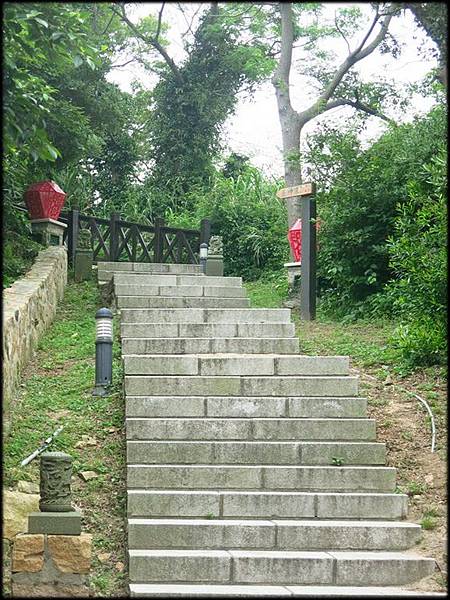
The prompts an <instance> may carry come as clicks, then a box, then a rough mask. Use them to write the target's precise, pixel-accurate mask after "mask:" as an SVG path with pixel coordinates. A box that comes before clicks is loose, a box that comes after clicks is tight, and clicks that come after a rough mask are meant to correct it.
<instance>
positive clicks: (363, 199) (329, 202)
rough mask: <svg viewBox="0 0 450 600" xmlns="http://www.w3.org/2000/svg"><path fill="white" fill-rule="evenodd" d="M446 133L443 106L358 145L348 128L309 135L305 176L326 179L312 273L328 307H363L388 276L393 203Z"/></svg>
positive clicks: (405, 197) (402, 201)
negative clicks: (311, 137)
mask: <svg viewBox="0 0 450 600" xmlns="http://www.w3.org/2000/svg"><path fill="white" fill-rule="evenodd" d="M445 139H446V114H445V110H444V109H443V107H442V106H437V107H436V108H435V109H434V110H432V111H431V112H430V114H429V115H427V116H426V117H425V118H422V119H416V120H415V121H414V122H413V123H408V124H405V125H401V126H393V127H391V128H390V129H389V130H388V131H387V132H386V133H385V134H384V135H382V136H381V137H380V138H379V140H377V141H376V142H375V143H374V144H372V146H370V148H368V149H367V150H364V151H363V150H361V148H360V146H359V143H358V140H357V136H356V134H355V133H354V132H351V131H347V132H345V133H343V134H341V133H339V132H336V131H332V132H329V131H327V130H325V131H322V132H321V133H320V134H318V135H316V136H315V137H314V140H313V141H312V142H311V145H310V152H309V156H308V159H309V161H310V162H311V163H312V165H313V166H312V176H313V178H314V179H316V180H317V181H319V182H321V183H322V182H323V181H324V182H325V184H326V185H327V186H328V187H327V188H326V189H325V190H322V192H321V193H319V195H318V199H317V203H318V213H319V216H320V218H321V222H322V226H321V229H320V250H319V258H318V274H319V277H320V289H321V292H322V294H323V295H324V297H325V298H326V302H327V303H328V304H329V305H330V307H332V308H333V310H340V311H341V312H344V314H348V313H350V312H352V311H354V310H355V308H356V307H358V305H359V306H360V308H361V314H364V313H365V312H366V311H367V304H364V301H365V300H366V299H367V298H369V297H370V296H372V295H373V294H376V293H378V292H381V291H382V289H383V287H384V285H385V284H386V283H387V282H388V281H389V280H390V278H391V277H392V274H393V271H392V267H391V265H390V264H389V250H388V245H387V240H388V237H389V236H391V235H392V234H393V233H394V224H395V216H396V210H397V206H399V205H400V206H403V204H405V203H406V202H407V200H408V191H409V185H410V183H409V182H410V181H411V180H412V179H413V178H414V177H415V176H416V174H417V173H418V172H419V171H420V169H421V168H422V166H423V165H424V164H426V163H428V162H429V161H430V160H431V159H432V158H433V157H434V156H435V155H436V154H437V152H438V151H439V148H440V147H441V146H442V144H443V143H444V142H445ZM330 173H331V177H330ZM315 174H316V175H315ZM314 175H315V177H314ZM327 175H328V177H327Z"/></svg>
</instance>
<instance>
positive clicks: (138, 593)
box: [130, 583, 447, 598]
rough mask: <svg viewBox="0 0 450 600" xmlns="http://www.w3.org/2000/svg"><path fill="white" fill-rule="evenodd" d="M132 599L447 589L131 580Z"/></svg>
mask: <svg viewBox="0 0 450 600" xmlns="http://www.w3.org/2000/svg"><path fill="white" fill-rule="evenodd" d="M130 596H131V597H132V598H334V597H343V596H344V597H347V598H365V597H378V596H384V597H388V598H389V597H391V596H408V597H416V598H418V597H422V596H426V597H434V598H446V597H447V594H446V592H422V591H421V592H417V591H413V590H408V589H406V588H403V587H391V586H383V587H379V586H364V587H363V586H342V585H341V586H337V585H289V586H282V585H248V584H247V585H236V584H230V585H220V584H216V585H214V584H213V585H208V584H191V585H189V584H182V585H179V584H176V583H169V584H158V583H155V584H151V583H132V584H131V585H130Z"/></svg>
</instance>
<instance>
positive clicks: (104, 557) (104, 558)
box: [97, 552, 111, 564]
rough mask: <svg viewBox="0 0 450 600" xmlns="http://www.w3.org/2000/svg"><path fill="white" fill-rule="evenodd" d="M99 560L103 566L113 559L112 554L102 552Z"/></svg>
mask: <svg viewBox="0 0 450 600" xmlns="http://www.w3.org/2000/svg"><path fill="white" fill-rule="evenodd" d="M97 558H98V560H99V561H100V562H101V563H102V564H104V563H105V562H108V560H109V559H110V558H111V552H101V553H100V554H99V555H98V556H97Z"/></svg>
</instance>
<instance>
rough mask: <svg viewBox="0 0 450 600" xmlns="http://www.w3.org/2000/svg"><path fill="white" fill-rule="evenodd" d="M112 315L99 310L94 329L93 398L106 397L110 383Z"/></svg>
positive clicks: (108, 311)
mask: <svg viewBox="0 0 450 600" xmlns="http://www.w3.org/2000/svg"><path fill="white" fill-rule="evenodd" d="M112 320H113V314H112V312H111V311H110V310H109V309H108V308H100V309H99V310H98V311H97V313H96V315H95V321H96V328H95V388H94V390H93V391H92V395H93V396H106V395H107V394H108V390H107V388H109V386H110V385H111V383H112V344H113V325H112Z"/></svg>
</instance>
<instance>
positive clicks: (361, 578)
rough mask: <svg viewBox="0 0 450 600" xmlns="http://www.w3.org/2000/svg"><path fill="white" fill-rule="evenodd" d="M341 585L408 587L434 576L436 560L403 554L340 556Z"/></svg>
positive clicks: (336, 556)
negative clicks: (407, 585) (409, 584)
mask: <svg viewBox="0 0 450 600" xmlns="http://www.w3.org/2000/svg"><path fill="white" fill-rule="evenodd" d="M329 554H330V556H332V557H333V558H334V559H335V560H336V582H335V583H336V584H337V585H356V586H357V585H386V583H389V585H405V584H408V583H412V582H414V581H418V580H419V579H422V578H423V577H427V576H428V575H431V574H432V573H433V571H434V569H435V564H436V563H435V560H434V559H432V558H424V557H422V556H419V555H417V554H406V553H400V552H337V551H331V552H330V553H329Z"/></svg>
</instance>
